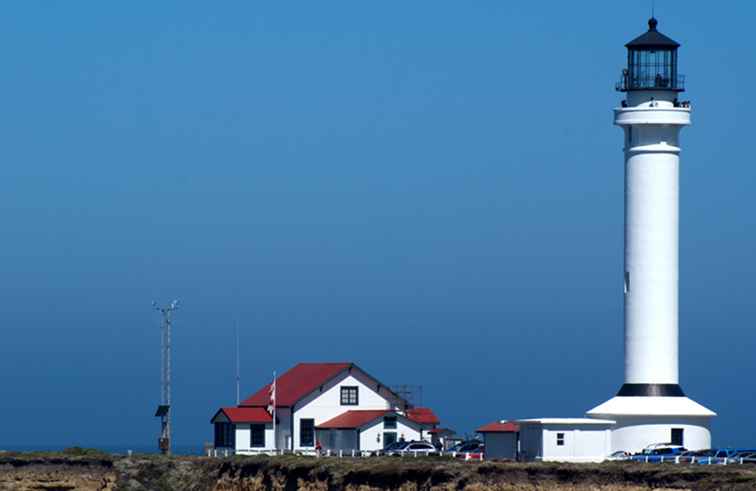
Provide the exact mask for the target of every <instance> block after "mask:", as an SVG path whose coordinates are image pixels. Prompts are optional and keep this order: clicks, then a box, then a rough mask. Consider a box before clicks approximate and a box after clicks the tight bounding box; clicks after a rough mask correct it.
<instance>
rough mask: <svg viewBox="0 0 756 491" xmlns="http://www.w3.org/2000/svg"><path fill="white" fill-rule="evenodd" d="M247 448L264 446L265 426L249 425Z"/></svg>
mask: <svg viewBox="0 0 756 491" xmlns="http://www.w3.org/2000/svg"><path fill="white" fill-rule="evenodd" d="M249 446H250V447H253V448H255V447H257V448H260V447H264V446H265V425H250V434H249Z"/></svg>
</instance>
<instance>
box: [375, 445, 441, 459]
mask: <svg viewBox="0 0 756 491" xmlns="http://www.w3.org/2000/svg"><path fill="white" fill-rule="evenodd" d="M385 453H386V455H399V456H403V455H412V456H416V455H422V456H425V455H437V454H438V451H437V450H436V447H434V446H433V444H431V443H428V442H406V443H405V445H404V446H403V447H401V448H397V449H394V450H387V451H386V452H385Z"/></svg>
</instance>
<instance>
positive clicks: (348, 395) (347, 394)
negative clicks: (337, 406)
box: [341, 386, 360, 406]
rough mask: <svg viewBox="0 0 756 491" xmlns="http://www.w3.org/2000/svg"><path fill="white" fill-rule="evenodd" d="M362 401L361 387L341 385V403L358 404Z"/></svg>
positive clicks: (347, 404) (343, 404)
mask: <svg viewBox="0 0 756 491" xmlns="http://www.w3.org/2000/svg"><path fill="white" fill-rule="evenodd" d="M359 403H360V397H359V387H353V386H342V387H341V405H342V406H357V405H358V404H359Z"/></svg>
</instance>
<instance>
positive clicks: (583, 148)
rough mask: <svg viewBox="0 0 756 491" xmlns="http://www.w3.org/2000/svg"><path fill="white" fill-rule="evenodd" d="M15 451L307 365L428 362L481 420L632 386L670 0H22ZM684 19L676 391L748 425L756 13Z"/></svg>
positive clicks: (4, 415)
mask: <svg viewBox="0 0 756 491" xmlns="http://www.w3.org/2000/svg"><path fill="white" fill-rule="evenodd" d="M2 10H3V12H2V20H1V21H0V23H1V24H2V28H0V60H2V63H3V69H2V75H0V92H1V93H2V99H3V103H2V106H1V107H2V110H1V111H2V112H1V116H0V135H2V145H1V148H2V160H1V161H0V224H2V235H1V237H2V242H1V243H2V246H1V247H2V248H1V249H0V250H1V251H2V256H1V259H0V288H1V289H2V290H1V295H0V385H1V386H2V391H1V392H0V448H3V447H9V446H13V445H19V444H27V445H39V446H43V445H60V446H65V445H73V444H79V445H88V446H97V445H105V444H108V445H120V444H128V445H140V444H141V445H152V444H153V443H154V442H155V440H156V438H157V433H158V426H159V425H158V421H157V419H156V418H154V417H153V413H154V410H155V407H156V404H157V403H158V401H159V381H160V378H159V373H160V372H159V364H160V352H159V342H160V333H159V328H158V326H159V318H158V316H157V315H156V313H155V312H153V311H152V310H151V306H150V304H151V302H152V301H153V300H158V301H160V302H168V301H170V300H171V299H173V298H179V299H181V301H182V305H181V310H180V312H179V313H178V314H177V317H176V323H175V328H174V409H175V441H176V442H177V443H178V444H196V445H199V444H201V442H202V441H205V440H209V439H210V437H211V425H210V424H209V419H210V417H211V416H212V415H213V413H214V411H215V410H216V409H217V408H218V407H219V406H221V405H230V404H233V403H234V399H235V389H234V357H233V353H234V336H233V326H234V322H235V321H238V323H239V326H240V332H241V334H240V337H241V342H242V387H243V392H244V393H247V394H248V393H251V392H253V391H254V390H256V389H257V388H259V387H260V386H261V385H263V384H265V383H267V382H268V381H269V379H270V376H271V372H272V371H273V370H274V369H276V370H278V371H279V372H281V371H283V370H285V369H287V368H288V367H290V366H291V365H293V364H294V363H296V362H298V361H342V360H343V361H354V362H356V363H357V364H358V365H360V366H361V367H363V368H364V369H366V370H367V371H368V372H370V373H372V374H374V375H375V376H376V377H378V378H379V379H381V380H382V381H385V382H386V383H387V384H401V383H406V384H421V385H422V386H423V387H424V402H425V403H426V404H427V405H430V406H432V407H433V408H435V410H436V411H437V413H438V414H439V415H440V417H441V418H442V420H443V423H444V425H446V426H450V427H452V428H454V429H456V430H457V431H459V432H460V433H463V432H469V431H471V430H473V429H474V428H476V427H477V426H478V425H480V424H483V423H486V422H489V421H491V420H494V419H501V418H517V417H543V416H581V415H582V414H583V413H584V412H585V411H586V410H588V409H590V408H591V407H593V406H595V405H596V404H598V403H601V402H603V401H604V400H606V399H608V398H609V397H610V396H612V395H613V394H614V393H615V392H616V391H617V389H618V388H619V387H620V385H621V383H622V369H623V365H622V318H623V314H622V296H623V295H622V271H623V264H622V261H623V251H622V247H623V156H622V135H621V132H620V130H619V129H618V128H616V127H614V126H613V125H612V108H613V107H615V106H617V105H618V104H619V101H620V99H621V97H622V96H621V94H619V93H617V92H615V91H614V83H615V82H616V81H617V80H618V79H619V75H620V71H621V69H622V68H623V63H624V62H625V56H626V55H625V48H624V44H625V43H626V42H627V41H629V40H630V39H632V38H633V37H635V36H636V35H639V34H641V33H642V32H644V31H645V29H646V20H647V18H648V17H649V10H650V1H649V2H646V1H637V2H631V3H628V2H606V1H598V0H595V1H580V2H557V1H549V2H545V1H532V2H505V1H484V0H481V1H476V2H452V1H419V0H418V1H412V2H407V1H381V2H353V1H346V0H344V1H332V2H295V3H291V2H252V1H230V2H221V3H218V2H199V1H196V2H194V1H187V0H182V1H173V2H171V1H164V2H97V1H88V2H86V1H83V2H64V1H31V0H29V1H24V2H13V3H8V4H5V5H3V7H2ZM656 14H657V17H658V18H659V21H660V22H659V29H660V30H661V31H662V32H664V33H665V34H667V35H669V36H670V37H672V38H673V39H675V40H677V41H679V42H680V43H682V48H681V50H680V73H683V74H685V75H687V87H688V91H687V92H686V93H685V94H684V98H686V99H687V98H689V99H690V100H691V101H692V107H693V121H694V124H693V126H692V127H690V128H686V129H685V130H683V147H684V148H683V154H682V173H681V189H682V191H681V230H680V239H681V245H680V260H681V273H680V280H681V286H680V337H681V345H680V348H681V350H680V353H681V354H680V363H681V383H682V386H683V389H684V390H685V391H686V392H687V393H688V394H689V395H690V396H691V397H693V398H694V399H696V400H697V401H699V402H701V403H703V404H704V405H706V406H708V407H710V408H712V409H714V410H715V411H717V412H718V413H719V415H720V416H719V417H718V418H717V419H716V422H715V426H714V441H715V444H720V445H724V444H732V445H743V446H745V445H749V446H751V447H753V446H755V445H756V424H755V423H754V422H753V408H754V406H756V387H754V381H753V380H754V373H756V356H754V353H756V330H755V329H754V327H755V326H754V287H753V285H754V278H756V264H755V263H754V251H755V250H756V229H755V228H754V223H755V222H754V216H753V210H754V204H755V203H754V201H755V198H754V193H753V187H754V183H755V182H756V166H754V161H753V148H752V144H753V142H752V140H751V138H753V121H752V117H751V116H749V114H750V110H751V107H750V106H751V104H752V102H753V101H751V100H750V99H748V94H749V93H750V92H748V90H749V88H750V86H751V85H753V84H752V82H753V80H754V79H756V64H754V61H753V60H754V58H753V47H752V45H753V43H752V41H753V39H752V37H753V36H752V34H753V32H752V31H753V25H752V24H753V22H752V21H753V19H754V18H756V4H754V3H753V2H748V1H745V0H742V1H737V2H730V3H728V4H727V8H718V7H717V8H715V7H713V6H712V4H711V2H698V1H695V2H690V1H682V0H677V1H673V0H667V1H664V0H660V1H658V2H657V6H656Z"/></svg>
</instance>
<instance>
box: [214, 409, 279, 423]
mask: <svg viewBox="0 0 756 491" xmlns="http://www.w3.org/2000/svg"><path fill="white" fill-rule="evenodd" d="M220 413H223V414H224V415H225V416H226V417H227V418H228V420H229V421H230V422H232V423H270V422H271V421H273V417H272V416H271V415H270V413H268V411H266V410H265V409H263V408H261V407H222V408H220V409H219V410H218V412H217V413H215V416H213V418H212V419H213V420H214V419H215V418H216V417H217V416H218V414H220Z"/></svg>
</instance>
